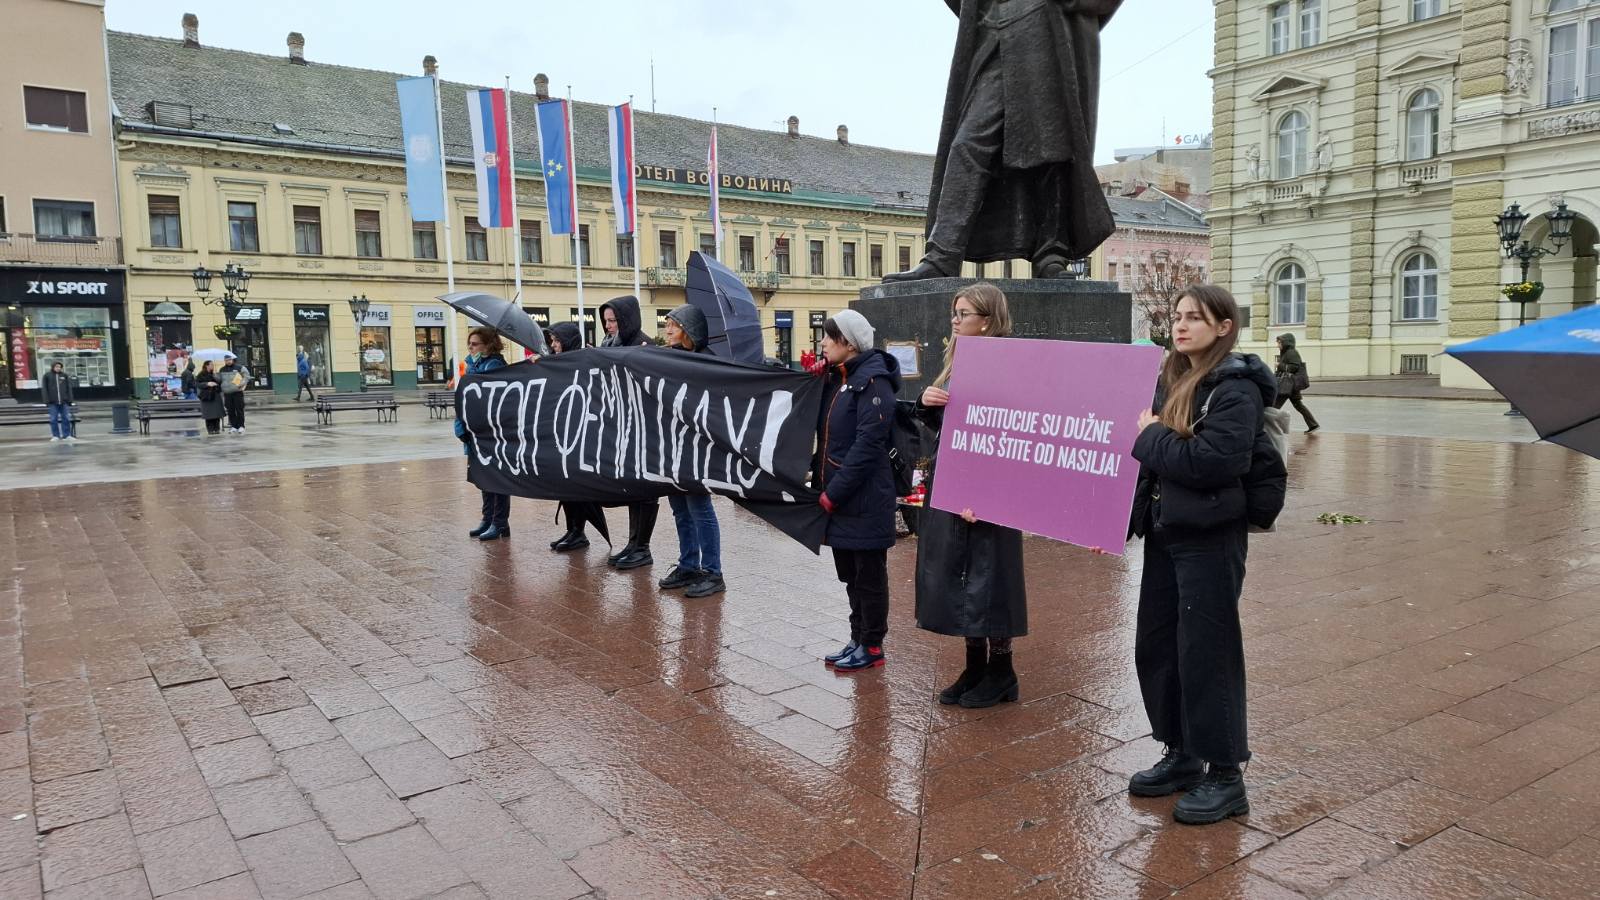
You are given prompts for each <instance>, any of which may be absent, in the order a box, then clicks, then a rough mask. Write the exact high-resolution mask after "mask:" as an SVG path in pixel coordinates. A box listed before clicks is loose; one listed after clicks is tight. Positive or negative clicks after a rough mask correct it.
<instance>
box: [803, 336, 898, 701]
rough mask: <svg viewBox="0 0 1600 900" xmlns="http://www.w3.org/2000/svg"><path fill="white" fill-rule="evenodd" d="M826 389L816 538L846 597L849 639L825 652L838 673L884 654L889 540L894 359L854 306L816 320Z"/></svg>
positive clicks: (858, 667) (870, 665)
mask: <svg viewBox="0 0 1600 900" xmlns="http://www.w3.org/2000/svg"><path fill="white" fill-rule="evenodd" d="M822 355H823V358H824V359H825V360H826V363H827V369H826V372H825V375H824V377H825V378H827V389H826V391H825V392H824V394H823V398H822V413H821V417H820V418H821V421H820V422H819V423H818V430H819V431H820V433H821V441H820V447H821V449H822V453H821V458H820V459H819V461H818V467H817V468H818V471H817V484H818V488H819V489H820V490H821V492H822V495H821V497H820V499H819V502H820V503H821V504H822V508H823V509H824V510H825V511H826V512H827V513H828V520H827V530H826V532H825V533H824V536H823V539H822V542H823V543H824V544H827V545H828V546H829V547H832V548H833V568H834V571H835V573H836V574H837V575H838V576H839V580H840V581H842V582H844V589H845V594H846V595H847V596H848V597H849V598H850V642H849V643H848V644H845V646H844V647H843V648H842V649H841V650H840V651H839V652H837V653H833V654H830V655H828V656H827V657H825V658H824V659H823V663H824V664H825V665H828V666H831V667H832V668H833V669H834V671H837V672H855V671H859V670H861V669H869V668H874V667H877V666H881V665H883V664H884V662H885V661H886V657H885V655H884V652H883V639H884V637H885V636H886V635H887V634H888V631H889V548H890V547H893V546H894V541H895V533H894V512H895V489H894V473H893V472H892V471H891V470H890V463H889V448H890V446H891V443H890V429H891V428H893V426H894V414H895V406H894V398H895V393H896V392H898V391H899V390H900V363H899V362H898V361H897V360H895V358H894V357H893V356H890V355H889V354H888V353H886V352H884V351H882V350H878V349H875V348H874V347H873V329H872V323H870V322H868V321H867V317H866V316H863V315H862V314H861V313H858V312H856V311H855V310H849V309H847V310H845V311H843V312H840V313H836V314H835V315H834V316H833V318H831V319H828V320H827V321H825V322H823V323H822Z"/></svg>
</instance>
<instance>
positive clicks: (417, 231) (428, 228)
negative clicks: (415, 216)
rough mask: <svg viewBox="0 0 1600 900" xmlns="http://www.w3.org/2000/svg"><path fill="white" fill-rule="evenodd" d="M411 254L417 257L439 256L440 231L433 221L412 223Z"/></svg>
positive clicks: (432, 257) (430, 257)
mask: <svg viewBox="0 0 1600 900" xmlns="http://www.w3.org/2000/svg"><path fill="white" fill-rule="evenodd" d="M411 255H412V256H414V257H416V258H417V259H438V258H439V231H438V229H437V228H435V227H434V224H433V223H432V222H413V223H412V224H411Z"/></svg>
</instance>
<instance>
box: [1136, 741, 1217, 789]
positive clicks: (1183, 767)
mask: <svg viewBox="0 0 1600 900" xmlns="http://www.w3.org/2000/svg"><path fill="white" fill-rule="evenodd" d="M1205 774H1206V764H1205V762H1204V761H1202V760H1201V759H1200V757H1198V756H1190V755H1189V754H1187V753H1184V752H1183V750H1182V749H1181V748H1179V747H1174V746H1172V745H1171V744H1168V745H1167V752H1166V753H1165V754H1163V755H1162V757H1161V761H1160V762H1158V763H1156V764H1155V765H1153V766H1151V767H1150V768H1148V769H1145V770H1144V771H1143V772H1136V773H1134V776H1133V777H1132V778H1130V779H1128V793H1130V794H1132V795H1134V796H1135V797H1165V796H1167V795H1168V794H1176V793H1177V792H1179V791H1187V790H1188V789H1190V788H1192V787H1194V786H1195V785H1197V784H1199V783H1200V781H1201V779H1203V778H1205Z"/></svg>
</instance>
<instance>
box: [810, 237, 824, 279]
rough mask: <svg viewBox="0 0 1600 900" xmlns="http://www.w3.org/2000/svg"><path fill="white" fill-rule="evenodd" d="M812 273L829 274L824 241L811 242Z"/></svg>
mask: <svg viewBox="0 0 1600 900" xmlns="http://www.w3.org/2000/svg"><path fill="white" fill-rule="evenodd" d="M811 274H813V275H825V274H827V258H826V257H825V256H824V255H823V243H822V241H812V242H811Z"/></svg>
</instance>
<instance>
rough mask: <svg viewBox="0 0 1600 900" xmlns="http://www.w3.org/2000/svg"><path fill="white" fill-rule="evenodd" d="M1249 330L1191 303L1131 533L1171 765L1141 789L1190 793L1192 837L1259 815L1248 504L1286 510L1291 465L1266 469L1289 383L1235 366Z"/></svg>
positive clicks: (1164, 375)
mask: <svg viewBox="0 0 1600 900" xmlns="http://www.w3.org/2000/svg"><path fill="white" fill-rule="evenodd" d="M1239 321H1240V317H1239V305H1238V303H1237V302H1235V301H1234V299H1233V295H1231V294H1229V293H1228V292H1227V291H1225V290H1223V289H1222V288H1220V287H1216V286H1214V285H1198V286H1195V287H1190V288H1188V289H1187V290H1185V291H1184V292H1183V295H1182V297H1181V298H1180V299H1179V301H1178V306H1177V318H1176V319H1175V320H1174V322H1173V328H1172V338H1173V352H1172V353H1171V354H1170V355H1169V356H1168V357H1167V360H1166V363H1165V364H1164V365H1163V367H1162V370H1161V379H1160V383H1159V385H1158V387H1157V390H1156V404H1155V411H1154V412H1152V411H1151V410H1145V411H1144V412H1143V413H1142V414H1141V415H1140V417H1139V436H1138V438H1137V439H1135V441H1134V445H1133V456H1134V458H1135V459H1137V460H1138V461H1139V462H1140V463H1141V464H1142V466H1143V468H1142V469H1141V471H1140V476H1139V488H1138V491H1137V493H1136V494H1135V498H1134V508H1133V511H1134V515H1133V522H1132V526H1133V531H1134V533H1136V534H1139V535H1142V536H1143V537H1144V573H1143V580H1142V582H1141V583H1140V586H1139V614H1138V624H1137V630H1136V634H1135V638H1134V663H1135V666H1136V668H1137V670H1138V673H1139V689H1140V692H1141V693H1142V694H1143V696H1144V706H1145V712H1146V714H1147V715H1149V717H1150V728H1151V734H1152V735H1153V736H1154V737H1155V739H1156V740H1158V741H1161V742H1162V743H1163V744H1165V745H1166V753H1165V754H1164V755H1163V756H1162V758H1161V760H1160V761H1159V762H1157V763H1156V764H1155V765H1154V766H1152V767H1150V768H1148V769H1145V770H1144V771H1142V772H1139V773H1138V774H1136V775H1134V776H1133V778H1132V779H1131V780H1130V781H1129V785H1128V789H1129V792H1130V793H1132V794H1135V795H1137V796H1141V797H1160V796H1166V795H1168V794H1175V793H1178V792H1180V791H1187V793H1185V794H1184V796H1183V797H1182V798H1180V799H1179V800H1178V803H1177V805H1176V807H1175V808H1174V809H1173V818H1175V819H1177V820H1178V821H1179V822H1184V823H1187V824H1191V825H1200V824H1208V823H1211V822H1220V821H1222V820H1223V819H1226V818H1228V817H1229V816H1236V815H1243V814H1245V813H1248V812H1249V811H1250V803H1249V801H1248V799H1247V798H1246V797H1245V790H1244V775H1243V772H1242V771H1241V768H1240V767H1241V765H1242V764H1243V763H1244V762H1246V761H1247V760H1249V759H1250V748H1249V745H1248V741H1247V739H1246V731H1245V672H1244V639H1243V636H1242V634H1241V633H1240V628H1239V595H1240V591H1241V590H1242V589H1243V585H1244V574H1245V551H1246V532H1247V530H1248V526H1249V521H1250V520H1251V519H1253V518H1255V515H1254V514H1253V513H1254V506H1253V504H1254V503H1255V502H1256V501H1255V496H1252V495H1251V494H1250V493H1249V492H1250V491H1258V490H1260V489H1261V487H1262V486H1263V485H1264V487H1265V489H1266V490H1267V491H1269V492H1270V491H1271V490H1273V489H1276V491H1277V499H1278V505H1279V506H1281V505H1282V486H1283V477H1284V473H1283V467H1282V464H1281V460H1278V462H1277V465H1276V469H1275V470H1272V471H1267V472H1266V474H1265V482H1262V481H1259V480H1256V476H1257V471H1258V470H1256V469H1255V468H1254V467H1253V466H1254V464H1255V462H1256V460H1257V459H1260V458H1263V457H1261V456H1260V453H1261V452H1262V450H1263V444H1264V449H1265V452H1266V453H1267V454H1268V455H1269V456H1270V458H1271V459H1274V460H1276V459H1277V457H1276V453H1277V451H1276V450H1274V449H1273V448H1272V447H1271V442H1270V439H1269V438H1268V437H1267V436H1266V433H1265V432H1264V431H1263V430H1262V422H1263V416H1264V410H1265V409H1266V408H1267V407H1268V406H1270V405H1272V401H1273V400H1274V399H1275V397H1276V395H1277V390H1278V388H1277V379H1276V378H1274V377H1273V374H1272V370H1271V369H1270V368H1268V367H1267V365H1266V363H1263V362H1262V361H1261V360H1260V359H1258V358H1257V357H1255V356H1254V355H1251V354H1241V353H1234V352H1233V348H1234V345H1235V344H1236V343H1237V342H1238V339H1239ZM1268 468H1269V469H1270V467H1268ZM1247 478H1248V479H1251V482H1250V484H1248V485H1247V483H1246V480H1247ZM1256 496H1259V495H1256ZM1275 514H1276V513H1275V511H1274V515H1275Z"/></svg>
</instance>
